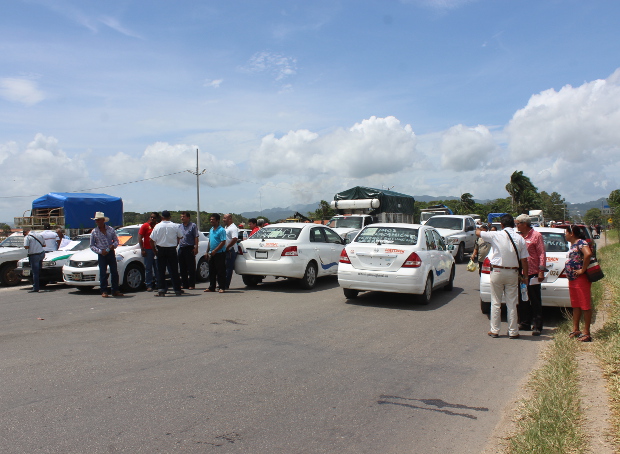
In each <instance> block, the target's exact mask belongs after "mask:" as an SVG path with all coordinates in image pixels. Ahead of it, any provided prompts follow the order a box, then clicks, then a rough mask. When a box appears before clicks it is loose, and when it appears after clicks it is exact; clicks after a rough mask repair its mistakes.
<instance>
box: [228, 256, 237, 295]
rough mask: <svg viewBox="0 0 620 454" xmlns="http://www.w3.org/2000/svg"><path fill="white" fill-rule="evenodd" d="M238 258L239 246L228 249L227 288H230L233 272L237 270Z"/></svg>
mask: <svg viewBox="0 0 620 454" xmlns="http://www.w3.org/2000/svg"><path fill="white" fill-rule="evenodd" d="M236 259H237V246H234V247H232V248H230V249H229V250H228V251H226V290H228V289H229V288H230V281H231V280H232V276H233V272H234V271H235V260H236Z"/></svg>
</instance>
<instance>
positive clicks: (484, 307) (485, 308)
mask: <svg viewBox="0 0 620 454" xmlns="http://www.w3.org/2000/svg"><path fill="white" fill-rule="evenodd" d="M480 310H481V311H482V313H483V314H490V313H491V303H485V302H484V301H482V300H480Z"/></svg>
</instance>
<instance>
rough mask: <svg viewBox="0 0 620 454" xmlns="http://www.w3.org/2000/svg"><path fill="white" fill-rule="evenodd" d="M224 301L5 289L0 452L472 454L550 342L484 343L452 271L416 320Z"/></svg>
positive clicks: (287, 286)
mask: <svg viewBox="0 0 620 454" xmlns="http://www.w3.org/2000/svg"><path fill="white" fill-rule="evenodd" d="M232 287H233V288H232V290H231V291H230V292H228V293H226V294H206V293H203V292H202V291H198V290H196V291H190V292H188V294H186V295H183V296H181V297H166V298H154V297H153V295H152V294H151V293H146V292H141V293H135V294H130V295H128V296H126V297H124V298H116V299H112V298H109V299H107V300H106V299H103V298H101V297H100V296H99V295H98V292H97V291H96V290H95V291H92V292H90V293H83V292H79V291H77V290H75V289H72V288H69V287H65V286H63V285H58V286H50V287H49V291H48V292H46V293H40V294H30V293H27V292H26V290H27V289H28V288H27V287H22V288H2V289H0V365H1V366H0V368H1V369H0V383H1V388H0V389H1V400H0V446H1V447H0V451H1V452H3V453H110V452H127V453H155V452H163V453H169V452H191V453H211V452H213V453H215V452H217V453H266V454H267V453H269V454H272V453H356V454H359V453H478V452H480V451H481V450H482V449H483V448H484V446H485V444H486V441H487V438H488V437H489V435H490V434H491V431H492V430H493V428H494V426H495V425H496V424H497V423H498V422H499V420H500V416H501V414H502V410H503V409H504V407H505V406H506V405H507V404H508V403H509V402H510V400H511V399H512V398H513V397H514V395H515V393H517V391H518V390H519V386H520V385H521V384H522V383H523V380H524V379H525V378H526V376H527V374H528V373H529V372H530V370H531V369H532V368H533V367H534V365H535V363H536V359H537V355H538V352H539V350H540V348H541V346H542V344H543V343H544V342H545V341H547V340H548V337H547V336H546V335H545V333H548V332H549V331H548V330H546V332H545V333H543V336H541V337H539V338H536V337H532V336H530V335H525V336H523V337H522V339H519V340H509V339H508V338H507V336H506V335H505V331H506V325H505V323H504V324H503V326H502V334H504V335H503V336H502V337H500V338H499V339H492V338H490V337H488V336H487V334H486V333H487V331H488V328H489V327H488V317H487V316H484V315H482V314H481V312H480V304H479V297H478V281H477V273H469V272H467V271H466V270H465V265H458V267H457V276H456V281H455V289H454V291H452V292H444V291H437V292H436V293H435V294H434V296H433V300H432V302H431V304H430V305H428V306H419V305H416V304H415V303H412V302H411V300H410V298H409V297H407V296H403V295H393V294H379V293H370V294H362V295H360V297H359V298H358V299H356V300H352V301H349V302H347V300H345V298H344V297H343V295H342V291H341V290H340V288H339V287H338V283H337V280H336V279H335V278H326V279H322V280H320V281H319V284H318V286H317V288H316V289H315V290H313V291H302V290H299V289H298V287H297V285H296V283H295V282H290V281H284V280H278V281H276V280H275V279H268V280H267V281H266V283H265V284H263V285H261V286H259V287H258V288H256V289H251V290H250V289H247V290H246V289H245V287H243V284H242V282H241V279H240V278H239V277H238V276H235V277H234V280H233V285H232ZM545 315H546V317H547V319H548V320H549V322H550V324H551V325H553V324H554V323H555V322H557V320H558V319H559V318H560V317H561V314H560V312H559V311H558V310H546V311H545Z"/></svg>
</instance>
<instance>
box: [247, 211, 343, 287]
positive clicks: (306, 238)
mask: <svg viewBox="0 0 620 454" xmlns="http://www.w3.org/2000/svg"><path fill="white" fill-rule="evenodd" d="M343 247H344V240H343V239H342V238H341V237H340V236H339V235H338V234H337V233H336V232H334V231H333V230H332V229H330V228H328V227H325V226H323V225H320V224H307V223H292V222H287V223H280V224H270V225H269V226H267V227H264V228H262V229H261V230H259V231H258V232H256V233H255V234H254V235H252V237H251V238H248V239H247V240H245V241H243V242H242V243H241V250H242V253H241V254H240V255H239V256H237V260H236V261H235V272H236V273H237V274H240V275H241V278H242V279H243V283H244V284H245V285H247V286H250V287H251V286H255V285H258V284H259V283H260V282H262V280H263V279H264V278H265V277H266V276H276V277H284V278H291V279H299V283H300V285H301V287H302V288H304V289H311V288H313V287H314V286H315V284H316V279H317V278H319V277H321V276H327V275H335V274H336V273H337V272H338V260H339V258H340V252H341V251H342V248H343Z"/></svg>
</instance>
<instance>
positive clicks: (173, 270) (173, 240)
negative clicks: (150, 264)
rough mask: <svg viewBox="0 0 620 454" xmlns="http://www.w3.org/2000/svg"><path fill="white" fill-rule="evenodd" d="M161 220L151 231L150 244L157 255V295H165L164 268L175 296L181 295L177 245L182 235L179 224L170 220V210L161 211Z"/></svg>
mask: <svg viewBox="0 0 620 454" xmlns="http://www.w3.org/2000/svg"><path fill="white" fill-rule="evenodd" d="M161 219H162V221H161V222H160V223H159V224H157V225H156V226H155V227H154V228H153V231H152V232H151V238H150V241H151V246H152V248H153V250H154V251H155V256H156V257H157V260H158V262H159V263H158V264H157V286H158V287H159V288H158V289H157V295H155V296H166V268H168V274H169V275H170V277H171V278H172V287H173V288H174V293H175V295H176V296H181V294H182V293H183V292H182V291H181V278H180V276H179V258H178V256H177V246H178V245H179V241H180V240H181V238H182V237H183V233H181V230H180V229H179V224H175V223H174V222H171V221H170V212H169V211H168V210H164V211H162V212H161Z"/></svg>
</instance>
